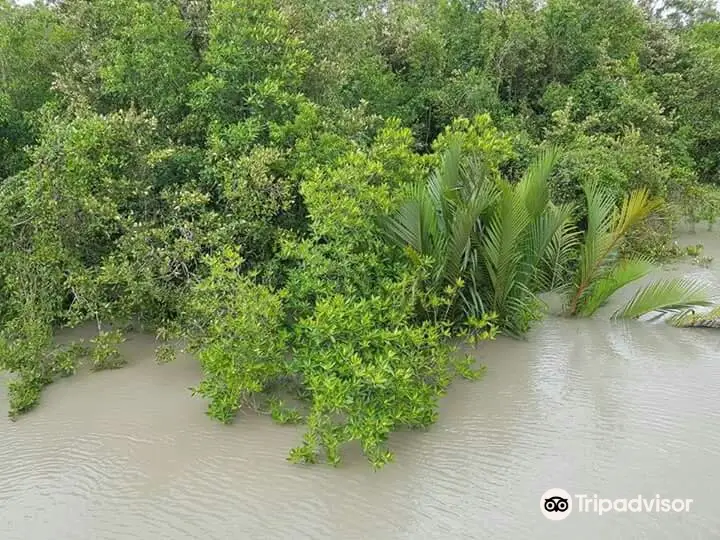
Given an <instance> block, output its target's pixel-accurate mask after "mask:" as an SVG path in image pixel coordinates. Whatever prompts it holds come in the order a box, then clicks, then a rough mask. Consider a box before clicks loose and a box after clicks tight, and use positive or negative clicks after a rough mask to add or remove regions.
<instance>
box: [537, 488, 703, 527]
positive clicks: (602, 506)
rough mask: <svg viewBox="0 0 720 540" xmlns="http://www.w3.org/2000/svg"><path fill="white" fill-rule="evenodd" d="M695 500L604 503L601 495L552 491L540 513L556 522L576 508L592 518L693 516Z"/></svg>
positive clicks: (642, 499)
mask: <svg viewBox="0 0 720 540" xmlns="http://www.w3.org/2000/svg"><path fill="white" fill-rule="evenodd" d="M692 502H693V499H663V498H661V497H660V495H655V497H652V498H645V497H643V496H642V495H638V496H636V497H633V498H629V499H603V498H600V497H598V496H597V495H585V494H576V495H575V501H574V504H573V496H572V495H570V494H569V493H568V492H567V491H565V490H564V489H560V488H552V489H549V490H547V491H546V492H545V493H543V495H542V497H540V511H541V512H542V513H543V515H544V516H545V517H546V518H548V519H549V520H552V521H560V520H563V519H565V518H566V517H568V516H569V515H570V514H571V513H572V511H573V506H574V508H575V510H576V511H577V512H584V513H588V514H598V515H599V516H602V515H603V514H608V513H612V512H620V513H624V512H634V513H639V512H648V513H653V512H663V513H667V512H675V513H679V512H689V511H690V505H691V504H692Z"/></svg>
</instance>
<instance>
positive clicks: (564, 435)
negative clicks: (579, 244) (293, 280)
mask: <svg viewBox="0 0 720 540" xmlns="http://www.w3.org/2000/svg"><path fill="white" fill-rule="evenodd" d="M696 241H700V242H703V243H704V244H705V248H706V253H709V254H711V255H714V256H715V259H716V261H715V262H714V263H713V266H714V268H713V267H712V266H711V268H709V269H705V268H700V267H698V266H694V265H691V264H689V263H677V264H674V265H673V266H672V267H671V268H670V269H666V270H665V271H664V272H670V273H675V274H678V273H680V274H686V275H693V276H696V277H700V278H703V279H706V280H708V281H709V282H711V283H713V285H714V287H716V288H717V289H718V292H720V272H719V271H718V268H720V234H719V233H707V232H704V231H700V230H699V231H698V234H696V235H685V236H683V237H682V238H681V243H683V244H687V243H691V242H692V243H695V242H696ZM612 307H613V306H608V307H607V308H606V309H604V312H603V313H601V314H599V315H598V316H596V317H595V318H594V319H593V320H566V319H558V318H548V319H547V320H546V321H544V322H543V323H542V324H541V325H539V326H538V327H537V328H536V329H535V330H534V331H533V332H532V333H531V335H530V336H529V337H528V339H527V340H526V341H512V340H509V339H498V340H497V341H495V342H493V343H489V344H486V345H483V346H481V347H480V348H479V349H478V350H477V351H476V353H475V354H476V355H477V357H478V358H479V360H480V361H481V362H483V363H484V364H485V365H487V367H488V372H487V376H486V377H485V378H484V379H483V380H482V381H479V382H465V381H460V382H458V383H456V384H454V386H453V388H452V389H451V391H450V392H449V395H448V396H447V397H446V398H445V399H444V400H443V402H442V407H441V416H440V420H439V422H438V423H437V424H436V425H435V426H433V427H432V428H431V429H430V430H429V431H428V432H426V433H402V434H399V435H397V436H394V437H393V439H392V447H393V450H394V451H395V452H396V461H395V463H393V464H391V465H390V466H388V467H386V468H385V470H383V471H381V472H379V473H373V472H372V471H371V469H370V467H369V466H368V465H367V463H365V462H364V461H363V460H362V458H361V457H359V456H358V455H356V454H354V453H352V452H349V453H348V454H347V455H346V458H345V461H344V463H343V465H342V466H341V467H340V468H339V469H332V468H330V467H325V466H309V467H308V466H299V465H291V464H289V463H287V462H286V461H285V457H286V455H287V451H288V450H289V448H291V447H292V446H294V445H295V444H296V443H297V442H298V441H299V437H300V435H299V433H300V432H299V431H298V430H297V428H293V427H283V426H277V425H274V424H272V423H271V422H270V421H269V419H267V418H265V417H258V416H253V415H243V416H241V417H240V418H239V420H238V422H237V423H236V424H235V425H233V426H231V427H226V426H221V425H218V424H217V423H215V422H213V421H211V420H210V419H208V418H207V417H206V416H205V415H204V411H205V404H204V403H203V402H202V401H201V400H199V399H196V398H193V397H192V396H191V395H190V392H189V391H188V390H187V389H188V387H190V386H192V385H194V384H196V383H197V381H198V379H199V376H200V373H199V370H198V367H197V365H196V363H195V362H193V361H192V359H189V358H180V359H179V360H178V361H176V362H175V363H172V364H169V365H164V366H158V365H156V364H155V363H154V362H153V360H152V352H153V348H154V346H153V342H152V339H150V338H148V337H145V336H139V335H136V336H132V337H131V339H130V340H129V341H128V342H127V343H126V344H125V347H126V352H127V354H128V355H129V356H130V358H131V359H132V361H131V364H130V365H129V366H128V367H126V368H124V369H122V370H118V371H113V372H104V373H96V374H92V375H78V376H75V377H72V378H70V379H67V380H64V381H61V382H59V383H57V384H55V385H53V386H51V387H50V388H48V389H47V391H46V392H45V394H44V395H43V398H42V403H41V406H40V407H39V408H38V409H37V410H35V411H33V412H32V413H30V414H28V415H27V416H25V417H23V418H22V419H21V420H20V421H18V422H16V423H11V422H9V421H7V420H4V419H0V539H1V540H45V539H47V540H86V539H87V540H103V539H143V540H144V539H148V540H159V539H168V540H184V539H196V538H201V539H204V540H211V539H212V540H214V539H218V540H225V539H228V540H230V539H233V540H234V539H243V538H248V539H265V538H268V539H271V538H278V539H285V538H287V539H296V538H297V539H302V538H318V539H324V538H328V539H329V538H332V539H334V538H342V539H348V538H358V539H365V538H367V539H413V540H415V539H436V538H437V539H445V538H448V539H456V538H469V539H470V538H472V539H474V538H478V539H480V538H493V539H508V540H517V539H526V538H528V539H529V538H532V539H544V538H548V539H550V538H552V539H556V538H568V539H570V538H588V539H594V538H598V539H608V538H628V539H634V538H649V539H656V538H657V539H661V538H668V539H673V540H677V539H683V540H685V539H713V538H720V495H719V494H718V486H719V485H720V331H717V330H687V329H686V330H680V329H673V328H669V327H667V326H666V325H663V324H652V323H645V322H631V323H617V322H610V321H609V320H607V313H606V312H608V310H610V311H611V310H612ZM4 392H5V390H4V389H3V390H2V391H0V415H2V418H4V417H5V413H6V407H7V405H6V396H5V394H4ZM555 487H559V488H563V489H565V490H567V491H568V492H570V493H571V494H578V493H583V494H589V495H593V494H597V495H598V496H599V497H603V498H611V499H615V498H632V497H637V496H638V495H642V496H644V497H646V498H652V497H655V495H660V496H661V497H663V498H671V499H673V498H683V499H686V498H689V499H693V503H692V505H691V507H690V511H689V512H686V513H610V514H605V515H602V516H599V515H597V514H592V513H580V512H577V511H573V513H572V514H571V515H569V517H568V518H567V519H565V520H563V521H549V520H547V519H546V518H545V517H543V515H542V513H541V512H540V498H541V495H542V494H543V493H544V492H545V491H546V490H548V489H550V488H555Z"/></svg>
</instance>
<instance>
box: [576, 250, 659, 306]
mask: <svg viewBox="0 0 720 540" xmlns="http://www.w3.org/2000/svg"><path fill="white" fill-rule="evenodd" d="M652 269H653V266H652V263H651V262H650V261H649V260H648V259H643V258H637V259H629V260H624V261H622V262H621V263H620V264H618V265H617V266H616V267H614V268H613V269H612V270H611V271H610V272H609V273H608V275H607V276H605V277H603V278H602V279H599V280H598V281H597V282H595V283H593V285H592V287H591V288H590V289H589V294H588V295H587V296H586V297H585V298H584V299H583V302H582V305H581V306H580V309H579V310H578V314H579V315H582V316H584V317H589V316H590V315H592V314H593V313H595V312H596V311H597V310H598V309H599V308H600V307H601V306H603V305H604V304H605V303H607V301H608V299H609V298H610V296H612V295H613V294H615V293H616V292H617V291H618V290H619V289H621V288H622V287H624V286H625V285H627V284H629V283H632V282H633V281H637V280H638V279H640V278H642V277H645V276H646V275H647V274H649V273H650V272H651V271H652Z"/></svg>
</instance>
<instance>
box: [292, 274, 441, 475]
mask: <svg viewBox="0 0 720 540" xmlns="http://www.w3.org/2000/svg"><path fill="white" fill-rule="evenodd" d="M402 296H403V295H402V291H401V290H397V287H394V288H392V290H390V291H378V294H377V295H376V296H373V297H371V298H357V297H351V296H343V295H334V296H331V297H328V298H325V299H323V300H321V301H319V302H318V303H317V305H316V307H315V310H314V313H313V314H312V315H311V316H310V317H307V318H305V319H302V320H301V321H300V322H299V323H298V324H297V326H296V329H295V332H294V336H293V353H292V354H293V360H292V364H293V366H294V368H295V369H296V370H297V371H298V373H300V374H301V375H302V378H303V382H304V384H305V385H306V387H307V389H308V390H309V392H310V393H311V395H312V398H311V404H310V412H309V415H308V420H307V423H308V431H307V433H306V434H305V436H304V443H303V445H302V446H300V447H298V448H296V449H294V450H293V451H292V452H291V455H290V459H291V460H293V461H305V462H314V461H315V460H316V459H317V458H318V454H319V453H320V452H323V453H324V454H325V457H326V458H327V460H328V461H329V462H330V463H333V464H337V463H338V462H339V461H340V447H341V445H343V444H344V443H347V442H350V441H359V442H360V444H361V446H362V450H363V452H364V454H365V455H366V456H367V458H368V460H369V461H370V462H371V463H372V465H373V466H374V467H376V468H378V467H381V466H382V465H384V464H385V463H387V462H388V461H390V460H391V459H392V453H391V452H390V451H389V450H388V449H387V446H386V445H387V438H388V435H389V434H390V433H391V432H392V431H396V430H397V429H398V428H400V427H402V426H407V427H425V426H428V425H430V424H432V423H433V422H434V421H435V420H436V418H437V403H438V399H439V398H440V396H442V395H443V394H444V392H445V389H446V388H447V385H448V384H449V382H450V379H451V372H450V369H449V367H450V364H449V353H450V349H449V347H448V345H447V343H446V338H447V337H448V333H447V331H446V330H445V329H443V328H442V327H440V326H437V325H433V324H430V323H424V324H419V325H416V324H413V323H412V315H413V314H412V310H411V309H410V308H409V306H403V298H402Z"/></svg>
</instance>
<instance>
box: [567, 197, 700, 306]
mask: <svg viewBox="0 0 720 540" xmlns="http://www.w3.org/2000/svg"><path fill="white" fill-rule="evenodd" d="M585 194H586V198H587V206H588V228H587V232H586V233H585V236H584V238H583V242H582V245H581V247H580V264H579V266H578V271H577V275H576V277H575V281H574V282H573V286H572V292H571V294H570V297H569V302H568V307H567V312H568V314H569V315H579V316H590V315H592V314H593V313H595V311H597V309H598V308H600V306H602V305H603V304H605V303H606V302H607V301H608V299H609V298H610V296H612V295H613V294H614V293H615V292H617V291H618V290H619V289H621V288H622V287H624V286H625V285H628V284H629V283H632V282H634V281H637V280H639V279H641V278H643V277H645V276H646V275H648V274H649V273H650V271H651V270H652V269H653V265H652V264H651V261H650V260H648V259H647V258H644V257H633V258H629V259H624V260H623V259H620V258H619V254H618V252H619V248H620V245H621V243H622V242H623V240H624V239H625V236H626V235H627V234H628V232H630V230H631V229H632V228H633V227H634V226H636V225H637V224H639V223H640V222H642V220H644V219H645V218H646V217H647V216H649V215H650V214H651V213H652V212H653V211H654V210H656V209H657V208H658V207H659V206H660V205H661V204H662V202H661V201H660V200H657V199H651V198H650V195H649V193H648V191H647V190H645V189H641V190H636V191H633V192H632V193H630V194H628V195H627V196H626V197H625V198H624V200H623V202H622V204H621V205H620V206H619V207H617V206H616V205H615V202H614V199H613V197H612V194H611V193H610V192H609V191H607V190H605V189H603V188H602V187H600V186H599V185H597V184H589V185H587V186H586V187H585ZM708 301H709V300H708V290H707V287H706V286H705V285H704V284H702V283H700V282H698V281H696V280H690V279H670V280H661V281H657V282H654V283H651V284H650V285H648V286H646V287H644V288H642V289H640V290H639V291H637V292H636V294H635V296H633V298H632V299H631V300H630V301H629V302H628V303H627V304H626V305H625V306H624V307H623V308H622V309H619V310H617V311H616V312H615V314H614V315H613V318H637V317H640V316H642V315H645V314H647V313H649V312H652V311H658V312H660V313H663V312H668V311H677V310H680V309H685V308H687V307H690V306H699V305H706V304H707V303H708Z"/></svg>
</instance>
